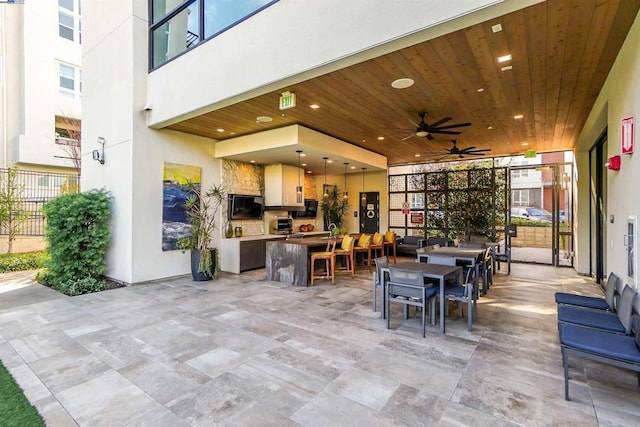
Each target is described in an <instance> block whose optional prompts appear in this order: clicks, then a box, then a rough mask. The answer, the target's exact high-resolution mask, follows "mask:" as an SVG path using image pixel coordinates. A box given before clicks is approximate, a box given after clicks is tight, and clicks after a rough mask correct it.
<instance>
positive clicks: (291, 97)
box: [280, 92, 296, 110]
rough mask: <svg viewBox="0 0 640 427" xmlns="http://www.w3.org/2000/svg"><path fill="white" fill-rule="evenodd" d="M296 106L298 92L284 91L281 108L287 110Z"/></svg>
mask: <svg viewBox="0 0 640 427" xmlns="http://www.w3.org/2000/svg"><path fill="white" fill-rule="evenodd" d="M295 106H296V94H295V93H291V92H283V93H282V96H281V97H280V109H281V110H287V109H289V108H293V107H295Z"/></svg>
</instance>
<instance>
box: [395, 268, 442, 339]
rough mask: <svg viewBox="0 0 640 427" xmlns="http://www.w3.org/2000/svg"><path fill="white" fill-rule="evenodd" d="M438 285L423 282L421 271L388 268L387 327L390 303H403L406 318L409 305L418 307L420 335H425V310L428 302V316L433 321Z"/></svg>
mask: <svg viewBox="0 0 640 427" xmlns="http://www.w3.org/2000/svg"><path fill="white" fill-rule="evenodd" d="M437 294H438V287H436V286H429V285H428V284H425V282H424V276H423V273H422V271H414V270H403V269H398V268H390V269H389V280H388V281H387V295H386V305H385V312H386V315H387V329H389V328H391V310H390V304H391V303H392V302H398V303H401V304H402V305H403V307H402V308H403V314H404V318H405V319H406V318H408V317H409V316H408V313H409V310H408V308H409V306H414V307H416V308H418V307H420V309H421V315H422V337H423V338H424V337H425V336H426V322H425V318H426V314H425V313H426V310H427V303H429V318H430V319H431V323H432V324H434V323H435V310H436V300H435V297H436V295H437Z"/></svg>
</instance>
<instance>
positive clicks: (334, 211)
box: [320, 185, 349, 231]
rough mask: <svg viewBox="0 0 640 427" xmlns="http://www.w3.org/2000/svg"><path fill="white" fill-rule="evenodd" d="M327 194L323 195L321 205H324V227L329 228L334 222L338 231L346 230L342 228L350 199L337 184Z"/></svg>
mask: <svg viewBox="0 0 640 427" xmlns="http://www.w3.org/2000/svg"><path fill="white" fill-rule="evenodd" d="M327 194H328V197H323V199H322V204H321V205H320V206H321V207H322V217H323V220H324V229H325V230H329V225H331V224H334V225H335V228H334V230H335V229H336V228H337V229H338V231H344V230H340V229H341V228H342V225H343V224H344V219H345V216H346V215H347V213H348V211H349V199H345V198H344V197H342V193H340V190H339V189H338V187H337V186H335V185H334V186H330V187H329V188H328V190H327ZM332 231H333V230H332Z"/></svg>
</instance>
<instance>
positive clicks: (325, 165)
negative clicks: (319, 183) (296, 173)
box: [322, 157, 329, 199]
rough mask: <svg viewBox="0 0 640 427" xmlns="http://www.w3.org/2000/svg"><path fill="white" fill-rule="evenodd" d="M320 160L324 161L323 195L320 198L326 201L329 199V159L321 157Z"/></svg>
mask: <svg viewBox="0 0 640 427" xmlns="http://www.w3.org/2000/svg"><path fill="white" fill-rule="evenodd" d="M322 159H323V160H324V194H323V195H322V197H324V198H325V199H326V198H328V197H329V188H328V187H327V160H329V158H328V157H323V158H322Z"/></svg>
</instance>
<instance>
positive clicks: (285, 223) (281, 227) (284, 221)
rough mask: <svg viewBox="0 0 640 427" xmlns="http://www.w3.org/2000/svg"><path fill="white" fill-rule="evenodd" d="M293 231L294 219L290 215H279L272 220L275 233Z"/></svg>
mask: <svg viewBox="0 0 640 427" xmlns="http://www.w3.org/2000/svg"><path fill="white" fill-rule="evenodd" d="M292 231H293V219H292V218H291V217H290V216H277V217H275V218H274V219H273V220H272V221H271V232H272V233H273V234H291V232H292Z"/></svg>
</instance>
